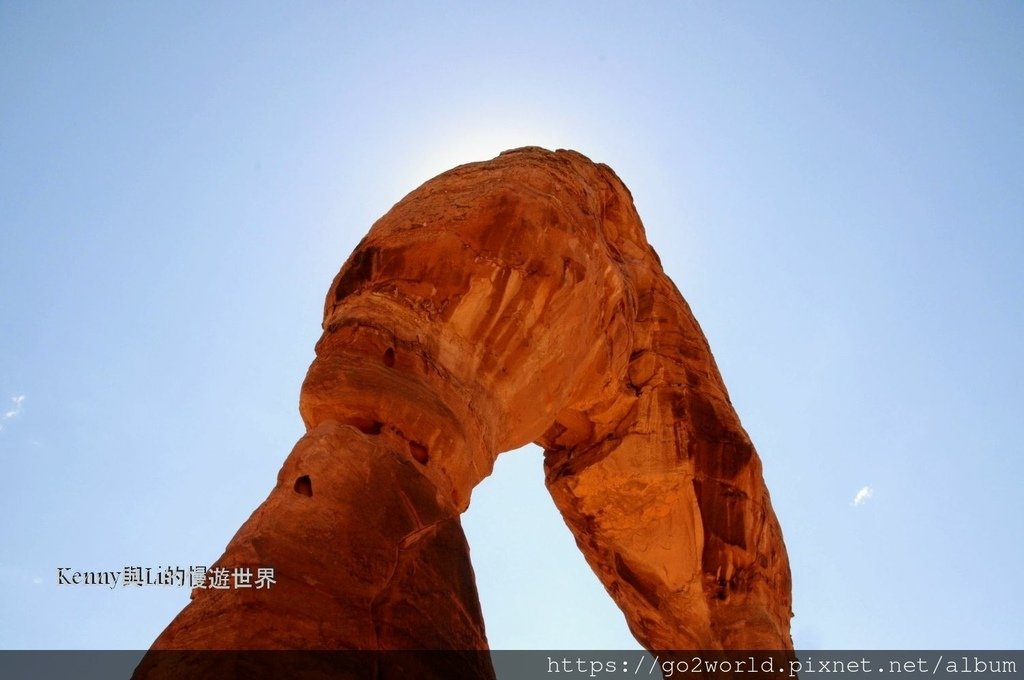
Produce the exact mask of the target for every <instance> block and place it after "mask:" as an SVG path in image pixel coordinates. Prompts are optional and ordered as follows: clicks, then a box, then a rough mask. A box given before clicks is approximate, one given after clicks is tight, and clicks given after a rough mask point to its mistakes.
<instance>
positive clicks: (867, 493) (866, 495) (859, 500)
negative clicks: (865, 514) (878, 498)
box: [850, 485, 875, 505]
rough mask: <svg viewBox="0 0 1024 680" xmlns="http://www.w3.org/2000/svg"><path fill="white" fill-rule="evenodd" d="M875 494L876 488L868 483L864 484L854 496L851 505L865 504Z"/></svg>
mask: <svg viewBox="0 0 1024 680" xmlns="http://www.w3.org/2000/svg"><path fill="white" fill-rule="evenodd" d="M874 495H875V490H874V489H872V488H871V487H870V486H867V485H865V486H862V487H861V488H860V490H859V491H857V494H856V495H855V496H854V497H853V501H852V502H851V503H850V505H864V504H865V503H867V502H868V501H869V500H871V497H872V496H874Z"/></svg>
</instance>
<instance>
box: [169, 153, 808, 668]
mask: <svg viewBox="0 0 1024 680" xmlns="http://www.w3.org/2000/svg"><path fill="white" fill-rule="evenodd" d="M323 329H324V332H323V335H322V337H321V338H320V340H319V342H318V343H317V346H316V359H315V360H314V362H313V364H312V365H311V367H310V369H309V372H308V374H307V376H306V380H305V382H304V384H303V388H302V394H301V400H300V410H301V413H302V417H303V420H304V422H305V424H306V427H307V433H306V435H305V436H304V437H303V438H302V439H301V440H300V441H299V442H298V443H297V444H296V446H295V448H294V450H293V451H292V452H291V454H290V455H289V456H288V458H287V460H286V461H285V463H284V466H283V467H282V469H281V472H280V474H279V475H278V481H277V485H276V487H275V488H274V489H273V491H272V492H271V493H270V495H269V497H268V498H267V499H266V501H265V502H264V503H263V504H262V505H261V506H260V507H259V508H258V509H257V510H256V511H255V512H254V513H253V515H252V517H250V519H249V520H248V521H247V522H246V523H245V524H244V525H243V526H242V527H241V529H239V531H238V533H237V534H236V535H235V537H234V538H233V539H232V540H231V542H230V544H229V545H228V546H227V549H226V551H225V553H224V555H223V556H222V557H221V558H220V559H219V560H218V562H217V563H216V566H226V567H233V566H236V565H254V564H270V565H273V566H274V567H275V570H276V579H277V583H276V584H275V586H274V587H273V588H272V589H270V590H262V591H253V590H243V589H237V590H236V589H231V590H209V589H208V590H197V591H196V592H195V593H194V596H193V598H194V599H193V601H192V602H191V603H190V604H189V605H188V606H187V607H186V608H185V609H184V610H183V611H182V612H181V613H180V614H179V615H178V616H177V618H175V619H174V621H173V622H172V623H171V624H170V625H169V626H168V628H167V629H166V630H165V631H164V632H163V633H162V634H161V635H160V637H159V638H158V639H157V641H156V642H155V644H154V649H210V648H216V649H242V648H291V649H461V650H472V649H478V650H479V649H486V648H487V640H486V637H485V633H484V625H483V620H482V617H481V613H480V607H479V603H478V599H477V593H476V586H475V582H474V576H473V571H472V567H471V565H470V562H469V555H468V547H467V545H466V541H465V537H464V536H463V533H462V529H461V525H460V522H459V515H460V514H461V513H462V512H463V511H464V510H465V509H466V508H467V507H468V504H469V500H470V493H471V491H472V490H473V488H474V487H475V486H476V485H477V484H478V483H479V482H480V481H481V480H482V479H483V478H484V477H486V476H487V475H488V474H490V472H491V469H492V465H493V463H494V460H495V458H496V456H497V454H498V453H499V452H502V451H507V450H510V449H514V448H517V447H519V446H520V445H522V444H525V443H527V442H537V443H539V444H540V445H541V446H542V447H543V448H544V449H545V470H546V480H547V485H548V488H549V490H550V492H551V495H552V497H553V499H554V501H555V503H556V505H557V506H558V508H559V510H560V511H561V512H562V515H563V516H564V518H565V521H566V523H567V524H568V526H569V528H570V529H571V530H572V532H573V534H574V535H575V538H576V542H577V544H578V545H579V547H580V549H581V550H582V551H583V553H584V555H585V556H586V559H587V561H588V562H589V563H590V565H591V567H592V568H593V569H594V571H595V573H596V574H597V576H598V577H599V578H600V580H601V581H602V583H603V584H604V586H605V588H606V589H607V590H608V592H609V593H610V594H611V596H612V597H613V598H614V599H615V601H616V602H617V603H618V605H619V607H620V608H621V609H622V611H623V613H624V614H625V616H626V619H627V621H628V623H629V627H630V629H631V631H632V632H633V633H634V634H635V635H636V637H637V639H638V640H639V641H640V643H641V644H643V645H644V646H645V647H646V648H648V649H788V648H791V646H792V643H791V639H790V636H789V619H790V616H791V613H790V573H789V564H788V560H787V556H786V551H785V547H784V545H783V541H782V535H781V532H780V529H779V525H778V522H777V520H776V518H775V515H774V512H773V511H772V507H771V504H770V501H769V496H768V491H767V489H766V488H765V484H764V482H763V479H762V474H761V465H760V461H759V459H758V456H757V454H756V452H755V450H754V447H753V445H752V444H751V442H750V439H749V437H748V436H747V434H746V433H745V432H744V430H743V428H742V427H741V425H740V422H739V420H738V418H737V416H736V413H735V412H734V410H733V408H732V405H731V403H730V401H729V397H728V395H727V393H726V389H725V386H724V384H723V382H722V379H721V376H720V375H719V372H718V369H717V367H716V365H715V361H714V359H713V357H712V355H711V351H710V349H709V347H708V343H707V341H706V340H705V338H704V335H703V333H702V332H701V330H700V328H699V326H698V324H697V322H696V320H695V319H694V317H693V315H692V313H691V312H690V309H689V307H688V306H687V304H686V302H685V301H684V300H683V298H682V296H681V295H680V294H679V292H678V291H677V290H676V288H675V286H674V285H673V284H672V282H671V281H670V280H669V279H668V277H667V276H666V275H665V274H664V272H663V270H662V267H661V264H660V261H659V259H658V256H657V255H656V253H655V252H654V250H653V249H652V248H651V247H650V246H649V245H648V243H647V241H646V238H645V235H644V230H643V226H642V224H641V222H640V218H639V216H638V215H637V212H636V210H635V208H634V206H633V201H632V197H631V195H630V193H629V191H628V189H627V188H626V187H625V185H624V184H623V183H622V182H621V181H620V180H619V179H618V177H616V175H615V174H614V173H613V172H612V171H611V170H610V169H609V168H608V167H606V166H604V165H601V164H595V163H592V162H591V161H590V160H588V159H587V158H585V157H584V156H582V155H580V154H578V153H576V152H572V151H557V152H550V151H546V150H543V149H539V148H533V147H529V148H523V149H516V150H513V151H508V152H505V153H503V154H501V155H500V156H499V157H497V158H495V159H493V160H490V161H486V162H481V163H472V164H469V165H463V166H460V167H457V168H455V169H453V170H450V171H448V172H446V173H444V174H442V175H440V176H438V177H436V178H434V179H432V180H430V181H428V182H427V183H425V184H424V185H422V186H421V187H419V188H418V189H416V190H415V191H413V192H412V193H410V194H409V195H408V196H406V197H405V198H404V199H403V200H402V201H400V202H399V203H398V204H397V205H395V206H394V207H393V208H392V209H391V210H390V211H389V212H388V213H387V214H386V215H385V216H384V217H382V218H381V219H380V220H378V221H377V222H376V223H375V224H374V225H373V227H372V229H371V230H370V232H369V233H368V234H367V236H366V237H365V238H364V239H363V240H362V241H361V242H360V243H359V245H358V246H357V247H356V249H355V251H354V252H353V254H352V255H351V257H350V258H349V259H348V261H347V262H346V263H345V265H344V266H343V267H342V269H341V271H340V273H339V274H338V276H337V277H336V278H335V280H334V282H333V284H332V285H331V289H330V291H329V293H328V295H327V299H326V304H325V308H324V322H323Z"/></svg>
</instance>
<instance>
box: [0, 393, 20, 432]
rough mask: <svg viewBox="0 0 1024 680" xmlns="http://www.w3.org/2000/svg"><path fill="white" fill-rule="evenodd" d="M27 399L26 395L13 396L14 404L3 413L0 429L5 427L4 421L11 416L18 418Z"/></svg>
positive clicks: (0, 416) (0, 419) (0, 417)
mask: <svg viewBox="0 0 1024 680" xmlns="http://www.w3.org/2000/svg"><path fill="white" fill-rule="evenodd" d="M24 401H25V395H24V394H19V395H18V396H16V397H11V403H12V404H14V406H12V407H10V409H8V410H7V411H4V413H3V415H0V430H2V429H4V423H6V422H7V421H8V420H10V419H11V418H17V417H18V414H20V413H21V405H22V403H24Z"/></svg>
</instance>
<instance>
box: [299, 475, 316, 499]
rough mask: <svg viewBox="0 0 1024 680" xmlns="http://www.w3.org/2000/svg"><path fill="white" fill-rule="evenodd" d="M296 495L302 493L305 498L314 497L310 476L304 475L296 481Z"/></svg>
mask: <svg viewBox="0 0 1024 680" xmlns="http://www.w3.org/2000/svg"><path fill="white" fill-rule="evenodd" d="M295 493H301V494H302V495H303V496H309V497H310V498H312V497H313V482H312V481H310V479H309V475H302V476H301V477H299V478H298V479H296V480H295Z"/></svg>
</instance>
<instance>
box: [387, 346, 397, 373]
mask: <svg viewBox="0 0 1024 680" xmlns="http://www.w3.org/2000/svg"><path fill="white" fill-rule="evenodd" d="M384 365H385V366H387V367H388V368H391V367H392V366H394V365H395V348H394V347H388V348H387V349H386V350H384Z"/></svg>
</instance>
